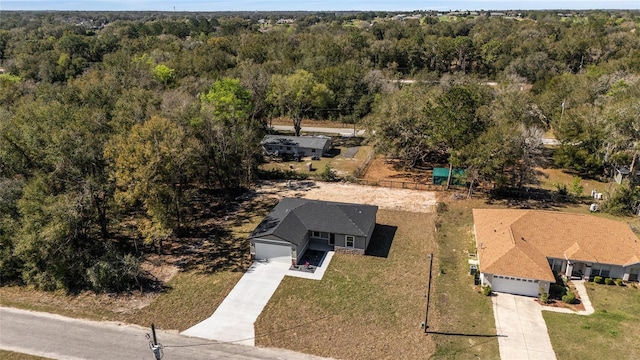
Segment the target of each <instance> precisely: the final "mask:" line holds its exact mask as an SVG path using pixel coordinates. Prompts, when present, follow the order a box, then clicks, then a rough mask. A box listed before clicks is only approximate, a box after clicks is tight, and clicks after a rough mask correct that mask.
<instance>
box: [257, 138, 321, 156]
mask: <svg viewBox="0 0 640 360" xmlns="http://www.w3.org/2000/svg"><path fill="white" fill-rule="evenodd" d="M260 145H262V149H263V150H264V151H265V152H266V153H267V154H270V155H293V156H297V157H305V156H318V157H320V156H322V155H323V154H326V153H328V152H329V150H331V138H330V137H327V136H283V135H265V137H264V138H263V139H262V141H260Z"/></svg>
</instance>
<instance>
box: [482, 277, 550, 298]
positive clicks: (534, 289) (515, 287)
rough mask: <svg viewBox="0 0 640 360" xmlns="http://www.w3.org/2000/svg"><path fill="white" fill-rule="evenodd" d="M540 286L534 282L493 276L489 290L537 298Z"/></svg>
mask: <svg viewBox="0 0 640 360" xmlns="http://www.w3.org/2000/svg"><path fill="white" fill-rule="evenodd" d="M539 287H540V284H539V282H537V281H535V280H530V279H529V280H528V279H519V278H513V277H508V276H500V275H493V281H491V290H493V291H497V292H504V293H509V294H516V295H525V296H535V297H537V296H538V292H539V290H540V289H539Z"/></svg>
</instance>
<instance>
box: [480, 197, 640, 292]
mask: <svg viewBox="0 0 640 360" xmlns="http://www.w3.org/2000/svg"><path fill="white" fill-rule="evenodd" d="M473 220H474V223H475V233H476V246H477V248H478V259H479V260H480V271H482V272H484V273H490V274H500V275H509V276H514V277H521V278H527V279H539V280H548V281H551V282H553V281H555V280H554V277H553V273H552V272H551V268H550V267H549V263H548V261H547V258H548V257H551V258H558V259H565V258H567V259H570V260H577V261H584V262H595V263H601V264H610V265H620V266H628V265H631V264H635V263H639V262H640V239H638V237H637V236H636V235H635V234H634V233H633V231H631V229H630V228H629V226H628V225H627V224H625V223H623V222H619V221H615V220H609V219H603V218H600V217H596V216H592V215H581V214H569V213H559V212H553V211H539V210H512V209H473Z"/></svg>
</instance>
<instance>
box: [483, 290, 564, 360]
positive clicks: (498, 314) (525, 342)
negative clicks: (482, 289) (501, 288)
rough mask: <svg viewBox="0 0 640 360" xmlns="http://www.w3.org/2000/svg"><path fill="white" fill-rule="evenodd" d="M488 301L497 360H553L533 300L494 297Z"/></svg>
mask: <svg viewBox="0 0 640 360" xmlns="http://www.w3.org/2000/svg"><path fill="white" fill-rule="evenodd" d="M492 300H493V314H494V317H495V320H496V331H497V333H498V335H499V337H498V345H499V346H500V358H501V359H504V360H507V359H508V360H520V359H523V360H525V359H527V360H534V359H535V360H537V359H540V360H553V359H556V354H555V352H554V351H553V347H552V346H551V340H550V339H549V333H548V332H547V324H546V323H545V322H544V319H543V318H542V309H541V308H542V307H541V306H540V305H539V304H538V303H537V302H536V301H535V299H534V298H530V297H525V296H518V295H511V294H503V293H498V294H496V295H495V296H493V297H492Z"/></svg>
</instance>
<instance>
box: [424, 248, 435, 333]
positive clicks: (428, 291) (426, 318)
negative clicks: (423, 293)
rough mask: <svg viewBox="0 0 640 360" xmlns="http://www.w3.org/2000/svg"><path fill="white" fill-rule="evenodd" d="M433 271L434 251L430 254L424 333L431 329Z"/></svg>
mask: <svg viewBox="0 0 640 360" xmlns="http://www.w3.org/2000/svg"><path fill="white" fill-rule="evenodd" d="M432 273H433V253H431V254H429V285H428V286H427V311H426V313H425V315H424V333H425V334H427V332H428V331H427V330H428V329H429V325H428V324H429V299H430V298H431V274H432Z"/></svg>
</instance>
